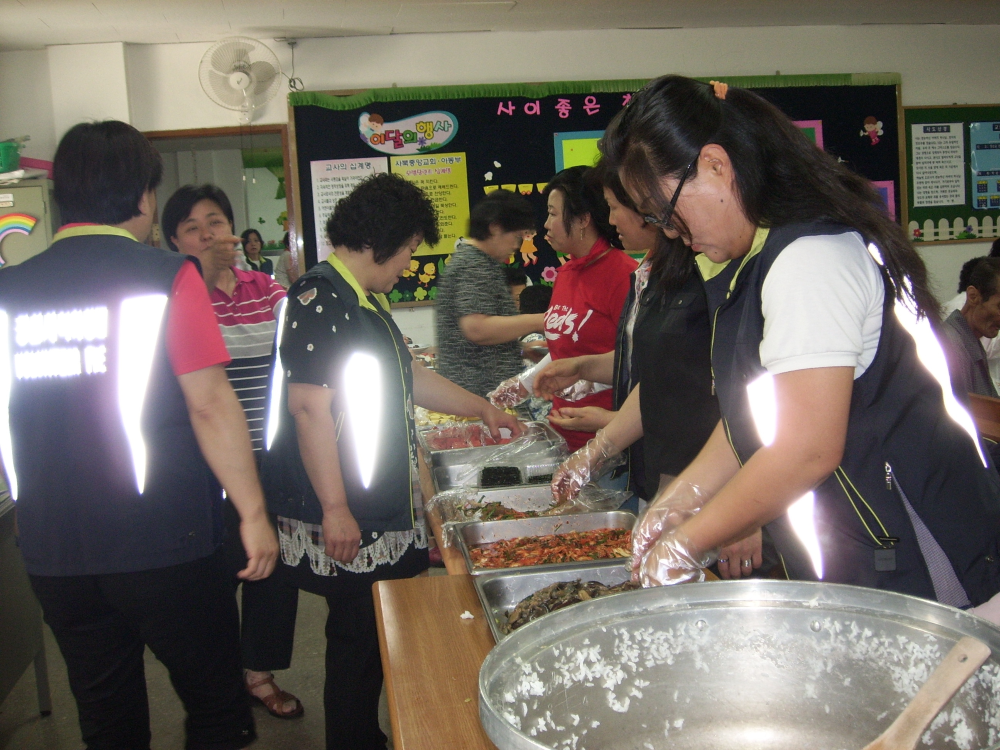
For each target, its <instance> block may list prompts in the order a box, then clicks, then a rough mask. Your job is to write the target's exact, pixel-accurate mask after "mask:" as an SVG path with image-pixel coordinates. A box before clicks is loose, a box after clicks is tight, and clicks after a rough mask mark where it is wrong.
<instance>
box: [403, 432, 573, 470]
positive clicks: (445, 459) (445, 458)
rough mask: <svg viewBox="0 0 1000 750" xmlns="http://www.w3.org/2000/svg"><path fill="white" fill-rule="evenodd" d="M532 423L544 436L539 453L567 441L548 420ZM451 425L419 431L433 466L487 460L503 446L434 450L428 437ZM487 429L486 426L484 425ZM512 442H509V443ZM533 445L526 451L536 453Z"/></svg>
mask: <svg viewBox="0 0 1000 750" xmlns="http://www.w3.org/2000/svg"><path fill="white" fill-rule="evenodd" d="M468 424H469V425H470V426H472V425H476V424H478V425H481V426H483V425H482V423H481V422H470V423H468ZM530 424H531V425H535V426H536V428H539V429H541V431H542V433H543V435H544V437H543V438H542V439H540V440H538V441H537V445H538V449H539V453H544V452H545V450H546V449H551V448H556V449H558V448H560V447H562V446H564V445H565V444H566V441H565V440H564V439H563V438H562V436H561V435H560V434H559V433H558V432H556V431H555V430H553V429H552V427H551V426H550V425H549V424H548V423H547V422H531V423H530ZM447 427H449V425H432V426H429V427H427V428H425V429H421V430H419V431H418V439H419V440H420V444H421V446H422V447H423V449H424V451H425V452H426V454H427V455H428V456H430V459H431V466H432V467H437V466H455V465H459V464H477V463H480V462H481V461H485V460H486V459H487V458H488V457H489V456H490V454H491V453H493V451H495V450H496V449H497V448H499V447H501V446H500V445H484V446H477V447H469V448H450V449H447V450H433V449H432V448H431V446H430V445H429V444H428V442H427V441H428V438H429V437H430V434H431V433H432V432H434V431H435V430H437V429H440V428H447ZM483 429H485V426H483ZM509 444H510V443H507V445H509ZM532 447H534V446H533V445H532V446H525V449H524V450H525V451H526V452H528V453H532V454H533V453H534V451H533V450H531V448H532Z"/></svg>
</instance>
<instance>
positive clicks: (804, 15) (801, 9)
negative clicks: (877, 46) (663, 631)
mask: <svg viewBox="0 0 1000 750" xmlns="http://www.w3.org/2000/svg"><path fill="white" fill-rule="evenodd" d="M865 24H959V25H984V24H988V25H992V24H1000V2H997V0H819V1H817V0H812V1H811V2H810V0H805V1H803V0H433V1H430V2H428V1H425V0H93V2H91V1H90V0H0V50H2V49H32V48H41V47H45V46H47V45H51V44H81V43H88V42H127V43H131V44H170V43H177V42H214V41H216V40H218V39H220V38H222V37H225V36H232V35H235V34H241V35H247V36H253V37H257V38H259V39H264V40H267V39H274V38H280V37H291V38H315V37H336V36H370V35H385V34H415V33H428V32H459V31H552V30H567V29H618V28H623V29H632V28H695V27H703V28H704V27H732V26H825V25H838V26H839V25H865Z"/></svg>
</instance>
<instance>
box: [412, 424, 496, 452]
mask: <svg viewBox="0 0 1000 750" xmlns="http://www.w3.org/2000/svg"><path fill="white" fill-rule="evenodd" d="M425 439H426V441H427V447H428V448H430V449H431V450H432V451H449V450H455V449H458V448H482V447H483V446H490V445H506V444H507V443H509V442H510V438H503V439H501V440H494V438H493V436H492V435H491V434H490V432H489V430H487V429H486V428H485V427H483V426H482V425H480V424H462V425H452V426H450V427H438V428H437V429H434V430H430V431H429V432H428V433H427V435H426V437H425Z"/></svg>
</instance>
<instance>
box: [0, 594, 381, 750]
mask: <svg viewBox="0 0 1000 750" xmlns="http://www.w3.org/2000/svg"><path fill="white" fill-rule="evenodd" d="M326 609H327V608H326V601H324V600H323V599H322V598H320V597H318V596H314V595H312V594H307V593H305V592H300V594H299V609H298V620H297V622H296V628H295V651H294V655H293V657H292V668H291V669H289V670H287V671H285V672H278V673H277V682H278V685H279V686H280V687H282V688H283V689H285V690H288V691H289V692H290V693H293V694H294V695H296V696H298V698H299V699H300V700H301V701H302V704H303V706H304V707H305V716H303V717H302V718H301V719H294V720H281V719H275V718H273V717H271V716H270V715H268V714H267V712H266V711H265V710H264V709H263V708H262V707H260V706H259V705H258V707H256V708H255V709H254V716H255V718H256V721H257V734H258V740H257V742H256V743H255V744H254V745H253V747H255V748H267V749H268V750H272V749H273V750H322V749H323V748H324V747H325V743H324V739H323V737H324V729H323V652H324V650H325V648H326V639H325V637H324V634H323V626H324V623H325V622H326ZM45 637H46V641H45V647H46V652H47V656H48V661H49V679H50V681H51V686H52V704H53V710H52V715H51V716H49V717H46V718H42V717H40V716H39V715H38V702H37V699H36V697H35V674H34V670H33V669H31V668H29V669H28V671H27V672H26V673H25V675H24V677H22V678H21V681H20V682H18V684H17V686H16V687H15V688H14V690H13V692H12V693H11V694H10V696H8V698H7V700H6V701H4V703H3V704H0V748H5V749H6V748H9V749H10V750H78V748H81V747H83V743H82V742H81V741H80V730H79V726H78V724H77V714H76V705H75V703H74V702H73V696H72V694H71V693H70V690H69V683H68V682H67V678H66V665H65V663H64V662H63V660H62V657H61V656H60V654H59V649H58V647H57V646H56V643H55V640H54V639H53V637H52V633H51V632H50V631H49V629H48V628H45ZM0 648H3V645H2V644H0ZM146 682H147V684H148V690H149V707H150V715H151V723H152V731H153V745H152V747H153V750H182V749H183V747H184V727H183V722H184V711H183V709H182V707H181V704H180V701H179V700H178V699H177V696H176V695H175V694H174V691H173V688H172V687H171V686H170V680H169V678H168V676H167V672H166V670H165V669H164V668H163V667H162V666H161V665H160V663H159V662H158V661H156V659H155V658H153V656H152V654H151V653H150V652H149V651H148V650H147V651H146ZM380 718H381V723H382V729H383V731H385V733H386V734H387V735H389V737H390V748H391V746H392V744H391V737H392V732H391V730H390V728H389V719H388V714H387V712H386V707H385V693H384V691H383V696H382V706H381V711H380Z"/></svg>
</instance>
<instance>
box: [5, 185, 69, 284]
mask: <svg viewBox="0 0 1000 750" xmlns="http://www.w3.org/2000/svg"><path fill="white" fill-rule="evenodd" d="M57 227H58V210H57V208H56V204H55V200H53V198H52V180H47V179H44V178H42V179H34V180H21V181H20V182H18V183H17V184H16V185H0V259H2V260H3V265H4V266H8V265H11V266H13V265H16V264H18V263H23V262H24V261H26V260H27V259H28V258H30V257H32V256H34V255H38V254H39V253H40V252H42V251H43V250H45V249H47V248H48V246H49V245H51V244H52V235H53V234H55V230H56V228H57Z"/></svg>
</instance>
